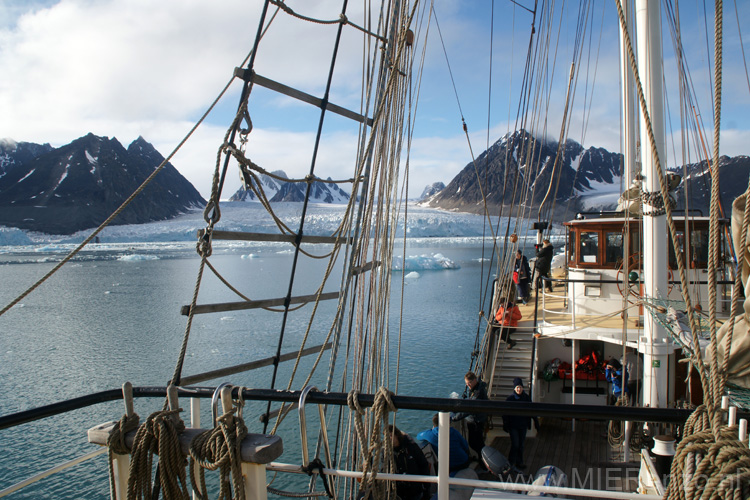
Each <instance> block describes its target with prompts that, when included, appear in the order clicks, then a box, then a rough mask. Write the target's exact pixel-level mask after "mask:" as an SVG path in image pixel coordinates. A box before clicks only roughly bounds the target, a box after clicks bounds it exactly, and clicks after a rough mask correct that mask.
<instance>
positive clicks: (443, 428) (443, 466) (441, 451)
mask: <svg viewBox="0 0 750 500" xmlns="http://www.w3.org/2000/svg"><path fill="white" fill-rule="evenodd" d="M438 429H439V432H438V500H449V497H448V495H449V493H450V483H449V482H448V481H449V480H450V430H451V416H450V413H447V412H440V413H439V414H438Z"/></svg>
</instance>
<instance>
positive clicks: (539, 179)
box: [426, 130, 620, 212]
mask: <svg viewBox="0 0 750 500" xmlns="http://www.w3.org/2000/svg"><path fill="white" fill-rule="evenodd" d="M558 149H559V150H560V151H562V152H563V159H562V161H561V162H560V164H559V165H557V166H556V167H555V158H556V156H557V152H558ZM532 165H533V167H532ZM553 168H554V169H556V170H557V173H556V174H555V176H554V177H555V182H552V181H553ZM619 171H620V155H619V154H616V153H610V152H608V151H606V150H604V149H600V148H589V149H586V150H584V149H583V147H582V146H581V145H580V144H578V143H577V142H575V141H572V140H569V141H567V142H566V143H565V144H564V145H563V147H562V148H559V145H558V144H557V143H555V142H546V141H542V140H539V139H537V138H535V137H533V136H532V135H531V134H528V133H527V132H525V131H523V130H521V131H518V132H515V133H513V134H509V135H506V136H505V137H503V138H501V139H500V140H498V141H497V142H495V144H493V145H492V146H490V148H489V149H488V150H487V151H485V152H484V153H482V154H481V155H480V156H479V157H477V159H476V161H475V162H474V163H470V164H468V165H467V166H466V167H464V169H463V170H462V171H461V172H460V173H459V174H458V175H457V176H456V177H455V178H454V179H453V180H452V181H451V182H450V183H449V184H448V185H447V186H446V187H445V189H443V190H442V191H440V192H439V193H437V194H436V195H434V196H432V197H430V198H429V199H428V200H427V201H426V204H427V205H428V206H433V207H439V208H443V209H447V210H459V211H465V212H480V211H482V210H483V203H482V189H483V190H484V194H485V196H486V199H487V203H488V205H489V208H490V209H491V210H494V211H496V210H498V209H499V208H500V207H501V206H503V205H505V206H510V205H516V204H518V203H519V202H520V201H521V200H523V202H524V203H526V204H527V205H533V206H538V205H539V204H540V203H541V201H542V200H543V199H544V197H545V196H546V195H547V191H548V189H551V190H552V191H551V194H550V196H553V197H554V198H555V199H556V200H557V201H558V202H560V201H562V202H566V201H568V200H570V199H571V198H575V197H576V196H578V195H579V194H581V193H586V192H589V191H593V190H594V188H595V187H596V186H597V184H598V183H610V184H611V183H613V182H614V179H615V178H616V177H618V176H619ZM477 172H479V176H480V177H481V179H482V185H481V189H480V185H479V183H478V182H477Z"/></svg>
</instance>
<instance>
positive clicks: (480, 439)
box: [451, 372, 489, 460]
mask: <svg viewBox="0 0 750 500" xmlns="http://www.w3.org/2000/svg"><path fill="white" fill-rule="evenodd" d="M464 382H465V383H466V389H465V390H464V399H466V398H468V399H484V400H487V399H489V398H488V397H487V383H486V382H484V381H482V380H480V379H479V378H478V377H477V376H476V375H475V374H474V372H468V373H467V374H466V375H465V376H464ZM464 419H466V430H467V431H468V433H469V447H470V448H471V449H472V450H474V451H475V452H477V456H478V457H479V459H480V460H481V458H482V448H484V427H485V424H486V423H487V414H486V413H457V414H456V415H454V416H453V418H451V420H453V421H454V422H456V421H458V420H464Z"/></svg>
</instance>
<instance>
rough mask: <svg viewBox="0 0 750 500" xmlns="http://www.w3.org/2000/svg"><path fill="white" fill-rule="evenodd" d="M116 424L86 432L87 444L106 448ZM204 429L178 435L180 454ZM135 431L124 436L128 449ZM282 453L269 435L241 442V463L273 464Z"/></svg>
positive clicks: (250, 436) (251, 436)
mask: <svg viewBox="0 0 750 500" xmlns="http://www.w3.org/2000/svg"><path fill="white" fill-rule="evenodd" d="M116 423H117V422H114V421H113V422H105V423H103V424H100V425H97V426H96V427H92V428H91V429H89V430H88V439H89V443H92V444H99V445H102V446H106V444H107V438H109V434H110V433H111V432H112V429H113V428H114V426H115V424H116ZM205 431H206V429H190V428H188V429H185V431H184V432H183V433H182V434H180V445H181V447H182V452H183V453H184V454H185V455H186V456H187V454H188V451H189V450H190V443H191V442H192V440H193V438H194V437H195V436H197V435H199V434H200V433H202V432H205ZM135 433H136V431H132V432H128V433H127V434H126V435H125V444H126V445H127V446H128V447H129V448H130V447H132V446H133V438H135ZM283 452H284V445H283V442H282V440H281V438H280V437H279V436H275V435H271V434H248V435H247V436H245V439H243V440H242V449H241V458H242V461H243V462H247V463H255V464H267V463H270V462H273V461H274V460H276V459H277V458H279V457H280V456H281V454H282V453H283Z"/></svg>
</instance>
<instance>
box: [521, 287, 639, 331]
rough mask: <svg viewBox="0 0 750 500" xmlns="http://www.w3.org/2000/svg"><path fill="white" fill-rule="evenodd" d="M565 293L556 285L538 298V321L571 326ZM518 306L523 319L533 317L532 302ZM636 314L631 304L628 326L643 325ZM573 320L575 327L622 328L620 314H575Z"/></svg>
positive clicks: (571, 321)
mask: <svg viewBox="0 0 750 500" xmlns="http://www.w3.org/2000/svg"><path fill="white" fill-rule="evenodd" d="M565 293H566V292H565V289H564V288H563V287H560V286H558V287H557V288H556V290H555V291H554V292H553V293H552V294H547V295H546V297H545V299H544V301H543V302H542V298H541V297H540V298H539V314H538V321H539V322H542V321H545V322H547V323H549V324H552V325H559V326H567V327H572V326H573V316H572V315H571V314H570V313H569V312H568V303H567V299H566V298H565V297H564V295H565ZM519 307H520V308H521V314H523V317H524V319H529V320H533V319H534V302H529V303H528V304H526V305H523V304H520V305H519ZM542 308H544V311H542ZM641 314H642V313H641ZM638 316H639V310H638V307H637V306H631V307H630V310H629V314H628V328H642V327H643V326H642V325H639V324H638ZM575 320H576V327H577V328H589V327H596V328H622V317H621V316H620V314H616V315H604V316H603V315H586V314H577V315H576V318H575Z"/></svg>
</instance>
